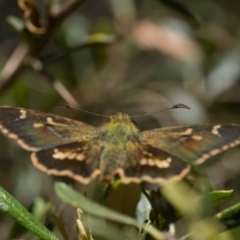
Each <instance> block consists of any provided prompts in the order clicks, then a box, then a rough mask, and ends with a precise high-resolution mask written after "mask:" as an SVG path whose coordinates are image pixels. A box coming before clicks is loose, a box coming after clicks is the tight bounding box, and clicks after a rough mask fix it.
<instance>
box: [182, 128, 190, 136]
mask: <svg viewBox="0 0 240 240" xmlns="http://www.w3.org/2000/svg"><path fill="white" fill-rule="evenodd" d="M192 131H193V129H192V128H188V129H186V131H185V132H182V133H181V135H189V134H191V133H192Z"/></svg>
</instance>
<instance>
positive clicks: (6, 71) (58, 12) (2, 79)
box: [0, 0, 86, 93]
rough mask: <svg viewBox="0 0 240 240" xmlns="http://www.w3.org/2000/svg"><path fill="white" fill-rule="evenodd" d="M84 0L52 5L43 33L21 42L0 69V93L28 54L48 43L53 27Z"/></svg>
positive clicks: (23, 63) (13, 78)
mask: <svg viewBox="0 0 240 240" xmlns="http://www.w3.org/2000/svg"><path fill="white" fill-rule="evenodd" d="M85 1H86V0H66V1H65V2H64V3H62V4H60V5H59V6H54V7H53V9H52V10H51V14H50V16H49V27H48V28H47V31H46V33H45V34H44V35H42V36H41V37H39V38H38V39H37V40H36V39H35V38H34V37H31V36H30V35H29V38H30V37H31V39H30V41H29V42H33V44H31V46H30V44H29V45H27V43H25V42H21V43H20V44H19V45H18V46H17V47H16V49H15V50H14V52H13V53H12V55H11V56H10V57H9V59H8V61H7V62H6V64H5V66H4V67H3V69H2V71H1V72H0V93H1V92H3V91H4V90H6V89H7V88H8V87H9V86H11V84H13V82H14V81H15V79H16V77H17V75H18V74H19V73H20V72H21V71H22V70H23V69H24V68H25V66H26V65H25V62H26V60H27V58H28V56H29V55H30V54H31V56H33V57H36V56H37V55H38V53H39V52H40V51H41V50H42V49H43V47H44V46H45V45H46V44H47V43H48V41H49V39H50V37H51V33H52V31H53V29H54V28H55V27H56V26H58V25H59V24H60V23H61V22H62V21H63V20H64V19H65V18H66V17H67V16H68V15H70V14H71V13H72V12H73V11H75V10H76V9H77V8H78V7H80V6H81V5H82V4H83V3H84V2H85Z"/></svg>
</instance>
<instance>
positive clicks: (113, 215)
mask: <svg viewBox="0 0 240 240" xmlns="http://www.w3.org/2000/svg"><path fill="white" fill-rule="evenodd" d="M55 191H56V194H57V195H58V197H59V198H60V199H61V200H62V201H63V202H66V203H68V204H71V205H72V206H74V207H77V208H80V209H81V210H82V211H83V212H86V213H89V214H91V215H93V216H96V217H101V218H104V219H108V220H113V221H116V222H120V223H124V224H127V225H132V226H134V227H137V228H138V227H140V225H141V224H140V223H139V222H138V221H136V220H135V219H133V218H131V217H128V216H125V215H123V214H121V213H118V212H115V211H113V210H110V209H108V208H107V207H105V206H102V205H100V204H98V203H96V202H93V201H91V200H89V199H87V198H86V197H85V196H83V195H81V194H80V193H78V192H76V191H75V190H73V189H72V188H71V187H69V186H67V185H66V184H64V183H56V184H55ZM145 225H146V224H145ZM147 232H148V233H149V234H151V235H152V236H153V237H155V238H156V239H163V237H162V234H161V233H160V232H159V231H158V230H157V229H156V228H154V227H153V226H148V228H147Z"/></svg>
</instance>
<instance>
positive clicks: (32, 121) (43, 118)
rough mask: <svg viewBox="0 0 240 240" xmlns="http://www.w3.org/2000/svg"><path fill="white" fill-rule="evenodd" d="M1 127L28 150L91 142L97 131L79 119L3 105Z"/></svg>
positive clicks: (0, 113)
mask: <svg viewBox="0 0 240 240" xmlns="http://www.w3.org/2000/svg"><path fill="white" fill-rule="evenodd" d="M0 129H1V131H2V132H3V133H4V134H6V135H7V136H9V137H10V138H12V139H14V140H15V141H16V142H17V143H18V144H19V145H21V147H23V148H24V149H26V150H29V151H39V150H42V149H50V148H53V147H55V146H59V145H62V144H67V143H71V142H81V141H88V140H90V139H92V137H93V136H94V135H95V132H96V128H94V127H92V126H90V125H87V124H85V123H82V122H79V121H74V120H72V119H68V118H64V117H61V116H57V115H54V114H49V113H42V112H38V111H34V110H30V109H23V108H12V107H0Z"/></svg>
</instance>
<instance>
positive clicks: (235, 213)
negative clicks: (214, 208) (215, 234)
mask: <svg viewBox="0 0 240 240" xmlns="http://www.w3.org/2000/svg"><path fill="white" fill-rule="evenodd" d="M216 217H217V218H218V220H219V221H220V222H221V223H222V224H223V225H224V226H225V228H226V229H232V228H235V227H238V226H239V225H240V203H237V204H235V205H233V206H232V207H229V208H227V209H225V210H223V211H222V212H220V213H218V214H217V215H216Z"/></svg>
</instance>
